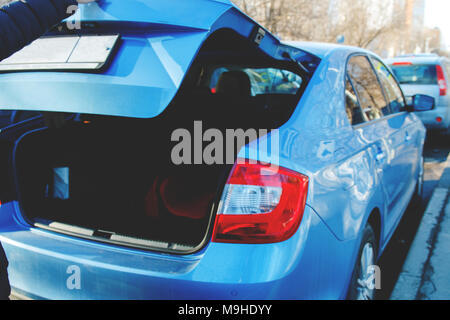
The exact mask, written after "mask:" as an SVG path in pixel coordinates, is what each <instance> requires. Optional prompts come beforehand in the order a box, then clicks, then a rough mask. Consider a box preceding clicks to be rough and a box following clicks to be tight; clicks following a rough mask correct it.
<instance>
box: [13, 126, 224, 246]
mask: <svg viewBox="0 0 450 320" xmlns="http://www.w3.org/2000/svg"><path fill="white" fill-rule="evenodd" d="M154 123H156V122H154ZM167 139H169V140H167ZM168 141H170V136H169V137H168V136H167V135H166V134H165V133H164V132H162V128H161V126H154V127H153V126H152V122H150V123H148V124H146V125H144V123H143V122H139V121H138V122H137V123H136V122H135V121H130V120H125V119H114V120H112V121H111V122H109V121H107V120H104V119H97V120H85V121H84V123H83V122H82V123H79V124H72V125H69V126H67V127H66V128H64V129H59V130H52V129H39V130H35V131H32V132H29V133H28V134H26V135H25V136H23V137H22V138H21V139H20V141H19V142H18V143H17V146H16V150H15V156H14V163H15V169H16V170H15V176H16V184H17V187H18V191H19V201H20V205H21V209H22V213H23V215H24V217H25V218H26V219H27V220H28V221H29V222H30V223H32V224H35V225H36V226H38V227H43V228H50V229H53V230H56V231H59V232H63V233H69V234H75V235H77V236H81V237H93V238H99V239H101V240H105V241H111V242H116V243H120V244H128V245H132V246H138V247H150V248H157V249H161V250H172V251H185V250H188V251H189V250H192V249H194V248H196V247H198V246H199V245H201V244H202V242H203V240H204V238H205V237H206V235H207V234H208V229H209V228H208V227H209V226H210V221H211V219H212V215H213V208H214V207H215V204H216V203H217V200H218V197H220V192H219V191H220V189H221V184H223V183H224V180H225V179H226V177H227V174H228V172H229V166H226V165H215V166H191V165H182V166H175V165H173V164H172V162H171V161H170V159H169V158H168V155H169V156H170V150H168V149H169V148H170V146H171V145H170V143H168Z"/></svg>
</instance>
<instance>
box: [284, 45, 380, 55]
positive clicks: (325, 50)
mask: <svg viewBox="0 0 450 320" xmlns="http://www.w3.org/2000/svg"><path fill="white" fill-rule="evenodd" d="M283 44H285V45H289V46H292V47H295V48H298V49H301V50H304V51H307V52H309V53H312V54H314V55H316V56H318V57H319V58H321V59H324V58H325V57H326V56H328V55H329V54H331V53H332V52H335V51H349V52H355V53H357V52H359V53H365V54H371V55H375V56H376V54H374V53H373V52H371V51H368V50H366V49H363V48H359V47H353V46H347V45H341V44H336V43H325V42H308V41H283Z"/></svg>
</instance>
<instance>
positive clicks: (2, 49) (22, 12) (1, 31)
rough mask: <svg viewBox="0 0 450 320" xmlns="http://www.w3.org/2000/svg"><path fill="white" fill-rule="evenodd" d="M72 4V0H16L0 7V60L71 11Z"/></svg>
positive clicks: (41, 33)
mask: <svg viewBox="0 0 450 320" xmlns="http://www.w3.org/2000/svg"><path fill="white" fill-rule="evenodd" d="M73 5H77V1H76V0H20V1H15V2H12V3H10V4H8V5H6V6H4V7H1V8H0V61H1V60H3V59H5V58H7V57H9V56H10V55H12V54H13V53H14V52H16V51H18V50H20V49H22V48H23V47H25V46H26V45H28V44H30V43H31V42H32V41H34V40H36V39H37V38H39V37H40V36H41V35H43V34H44V33H45V32H47V31H48V30H49V29H50V28H51V27H53V26H54V25H56V24H58V23H59V22H61V20H63V19H65V18H67V17H69V16H70V15H72V14H73V10H68V9H69V7H70V6H73ZM68 12H70V13H68Z"/></svg>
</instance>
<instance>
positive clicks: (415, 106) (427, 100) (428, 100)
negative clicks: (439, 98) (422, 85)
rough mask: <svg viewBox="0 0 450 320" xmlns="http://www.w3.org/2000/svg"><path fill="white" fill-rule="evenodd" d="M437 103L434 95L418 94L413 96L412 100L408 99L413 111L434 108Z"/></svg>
mask: <svg viewBox="0 0 450 320" xmlns="http://www.w3.org/2000/svg"><path fill="white" fill-rule="evenodd" d="M435 103H436V102H435V100H434V98H433V97H430V96H427V95H424V94H417V95H415V96H413V97H411V100H410V101H408V105H409V107H410V110H411V111H412V112H422V111H429V110H433V108H434V106H435Z"/></svg>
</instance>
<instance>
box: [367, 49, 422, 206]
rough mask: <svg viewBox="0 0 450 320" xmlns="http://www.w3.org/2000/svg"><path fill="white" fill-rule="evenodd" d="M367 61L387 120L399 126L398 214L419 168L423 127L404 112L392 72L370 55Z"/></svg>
mask: <svg viewBox="0 0 450 320" xmlns="http://www.w3.org/2000/svg"><path fill="white" fill-rule="evenodd" d="M371 60H372V63H373V65H374V68H375V70H376V72H377V75H378V78H379V80H380V83H381V86H382V88H383V91H384V93H385V97H386V100H387V102H388V104H389V108H390V109H391V112H392V115H393V116H392V118H391V119H389V121H388V123H389V124H390V125H391V126H393V127H398V128H399V140H398V143H399V144H400V146H399V152H400V153H399V154H397V155H396V157H397V158H398V160H397V161H396V162H397V163H399V166H401V169H400V168H399V170H401V171H402V173H403V174H404V178H403V180H402V183H404V188H403V189H404V192H403V194H402V196H403V197H402V199H399V203H397V205H398V206H399V207H400V208H399V209H398V210H399V211H400V214H401V213H402V212H403V211H404V210H405V209H406V207H407V206H408V204H409V200H410V197H411V195H412V193H413V192H414V188H415V184H416V181H417V177H418V174H419V170H421V168H420V165H421V158H422V148H421V146H422V143H421V141H422V140H423V132H422V131H423V130H421V126H420V125H418V119H417V117H416V116H415V115H414V114H412V113H409V112H407V111H406V102H405V99H404V96H403V93H402V90H401V89H400V85H399V84H398V83H397V80H396V79H395V77H394V76H393V74H392V73H391V72H390V70H389V69H388V68H387V67H386V65H385V64H384V63H383V62H382V61H380V60H379V59H378V58H375V57H372V58H371ZM401 208H403V210H402V209H401Z"/></svg>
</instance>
